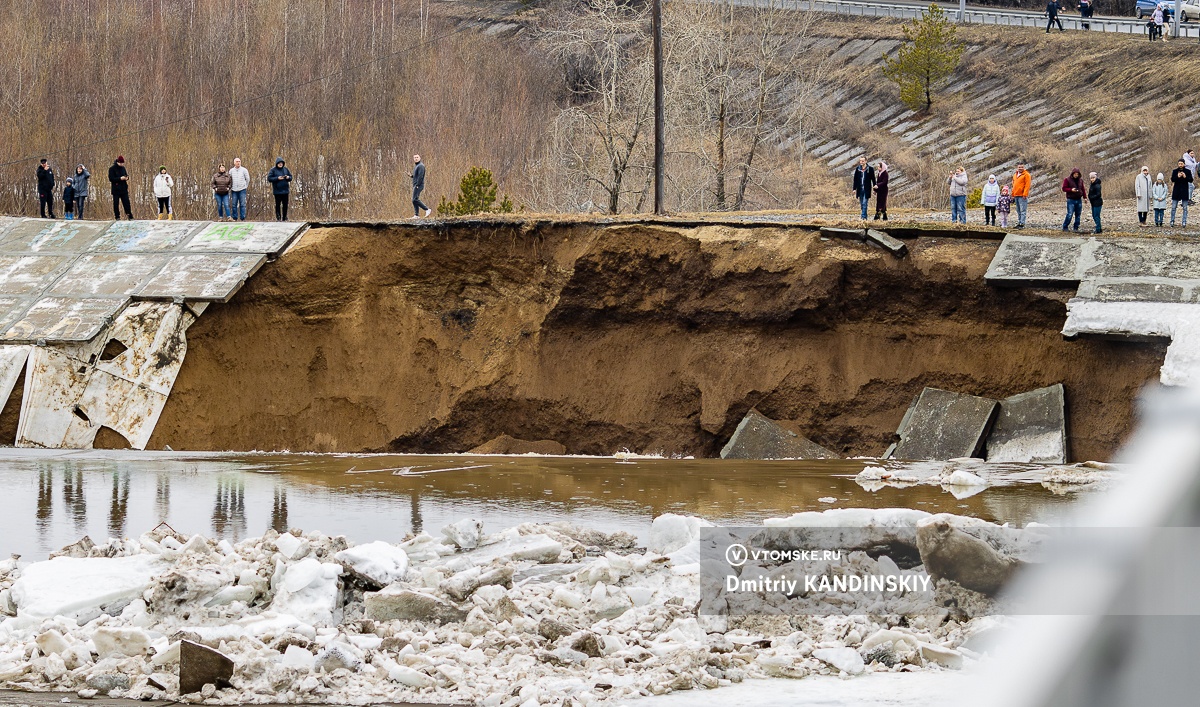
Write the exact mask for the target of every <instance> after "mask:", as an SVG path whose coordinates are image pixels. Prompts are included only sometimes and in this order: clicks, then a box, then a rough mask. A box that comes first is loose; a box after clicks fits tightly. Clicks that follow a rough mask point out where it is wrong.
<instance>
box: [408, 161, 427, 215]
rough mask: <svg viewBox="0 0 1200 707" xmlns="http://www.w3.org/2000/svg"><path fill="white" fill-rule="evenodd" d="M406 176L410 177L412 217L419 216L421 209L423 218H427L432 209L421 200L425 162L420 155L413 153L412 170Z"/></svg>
mask: <svg viewBox="0 0 1200 707" xmlns="http://www.w3.org/2000/svg"><path fill="white" fill-rule="evenodd" d="M408 176H410V177H412V185H413V199H412V204H413V218H421V211H424V212H425V218H429V217H430V216H432V215H433V209H431V208H429V207H428V206H426V205H425V202H423V201H421V192H423V191H425V163H424V162H422V161H421V156H420V155H413V171H412V172H410V173H409V175H408Z"/></svg>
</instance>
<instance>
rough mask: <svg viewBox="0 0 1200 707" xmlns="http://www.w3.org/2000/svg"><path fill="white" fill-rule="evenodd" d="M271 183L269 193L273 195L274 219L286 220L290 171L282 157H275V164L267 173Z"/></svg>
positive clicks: (290, 181)
mask: <svg viewBox="0 0 1200 707" xmlns="http://www.w3.org/2000/svg"><path fill="white" fill-rule="evenodd" d="M267 181H268V182H270V183H271V194H272V195H273V196H274V197H275V220H276V221H287V212H288V199H289V195H290V194H291V193H292V171H291V170H290V169H288V168H287V163H285V162H284V161H283V158H282V157H276V158H275V166H274V167H272V168H271V171H270V172H268V173H267Z"/></svg>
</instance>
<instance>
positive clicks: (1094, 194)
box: [1087, 172, 1104, 233]
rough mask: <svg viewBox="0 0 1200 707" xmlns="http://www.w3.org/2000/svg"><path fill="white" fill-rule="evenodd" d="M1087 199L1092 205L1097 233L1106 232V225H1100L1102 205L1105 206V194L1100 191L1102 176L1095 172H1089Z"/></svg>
mask: <svg viewBox="0 0 1200 707" xmlns="http://www.w3.org/2000/svg"><path fill="white" fill-rule="evenodd" d="M1087 200H1088V203H1089V204H1091V205H1092V221H1094V222H1095V224H1096V233H1104V227H1103V226H1101V225H1100V207H1102V206H1104V195H1103V194H1101V193H1100V176H1099V175H1098V174H1096V173H1095V172H1088V192H1087Z"/></svg>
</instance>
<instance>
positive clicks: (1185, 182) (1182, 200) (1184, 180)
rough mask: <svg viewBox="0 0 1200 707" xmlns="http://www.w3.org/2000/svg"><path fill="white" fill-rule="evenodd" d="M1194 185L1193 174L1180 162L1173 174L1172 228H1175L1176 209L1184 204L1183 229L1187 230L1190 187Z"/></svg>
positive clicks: (1181, 225)
mask: <svg viewBox="0 0 1200 707" xmlns="http://www.w3.org/2000/svg"><path fill="white" fill-rule="evenodd" d="M1191 183H1192V173H1191V172H1190V171H1188V168H1187V167H1186V166H1185V165H1184V163H1183V160H1179V164H1178V166H1176V167H1175V170H1174V171H1173V172H1171V228H1175V209H1177V208H1179V205H1180V204H1183V223H1182V224H1180V227H1181V228H1187V212H1188V201H1189V199H1188V187H1189V186H1190V185H1191Z"/></svg>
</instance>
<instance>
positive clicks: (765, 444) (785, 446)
mask: <svg viewBox="0 0 1200 707" xmlns="http://www.w3.org/2000/svg"><path fill="white" fill-rule="evenodd" d="M721 458H722V459H838V458H839V457H838V455H837V454H834V453H833V452H831V451H829V450H828V449H825V448H824V447H822V446H821V445H819V444H817V443H815V442H813V441H811V440H809V439H807V438H806V437H804V436H803V435H801V434H800V433H799V431H797V430H796V429H794V428H792V426H791V425H788V424H787V423H782V422H776V421H774V420H772V419H770V418H768V417H766V416H764V415H762V414H761V413H759V412H758V411H757V410H751V411H750V412H748V413H746V416H745V417H744V418H742V421H741V423H739V424H738V426H737V429H736V430H734V432H733V436H732V437H730V438H729V442H728V443H727V444H726V445H725V447H724V448H723V449H721Z"/></svg>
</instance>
